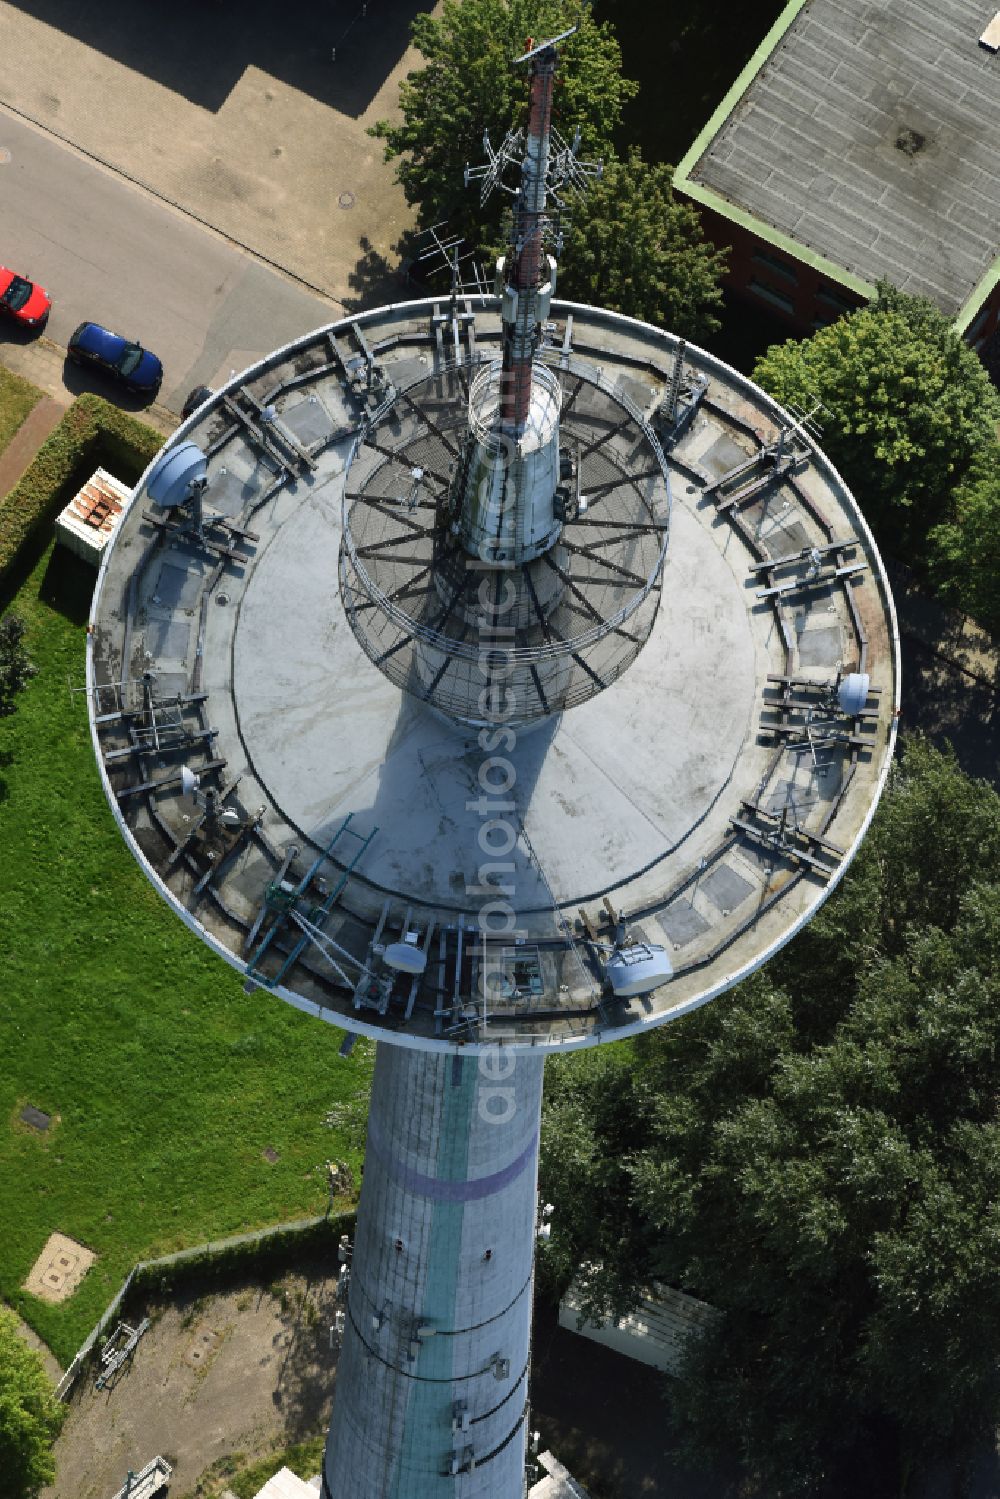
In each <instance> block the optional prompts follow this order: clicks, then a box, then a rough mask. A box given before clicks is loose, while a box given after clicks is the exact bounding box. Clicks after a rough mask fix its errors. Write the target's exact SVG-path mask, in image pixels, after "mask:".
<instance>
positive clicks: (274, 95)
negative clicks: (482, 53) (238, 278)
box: [0, 0, 462, 302]
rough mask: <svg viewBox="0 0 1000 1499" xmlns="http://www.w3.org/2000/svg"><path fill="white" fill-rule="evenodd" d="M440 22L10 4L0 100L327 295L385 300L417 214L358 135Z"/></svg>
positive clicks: (251, 5) (0, 34) (348, 14)
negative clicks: (416, 27)
mask: <svg viewBox="0 0 1000 1499" xmlns="http://www.w3.org/2000/svg"><path fill="white" fill-rule="evenodd" d="M430 8H431V7H430V6H429V5H426V4H421V3H420V0H371V3H370V4H368V5H364V4H363V3H361V0H358V3H354V0H350V3H343V0H342V3H336V0H335V3H334V4H332V5H329V6H317V7H309V8H305V9H300V11H299V13H297V15H296V17H295V20H294V23H292V22H290V19H289V17H288V16H287V15H286V14H285V12H284V11H282V9H281V7H280V6H279V7H275V6H273V5H270V4H265V3H263V0H247V3H245V4H243V5H241V6H240V7H238V24H237V23H236V22H234V16H233V12H234V11H235V10H237V8H236V7H232V6H229V5H223V4H218V5H214V6H209V5H204V4H201V5H197V4H194V3H191V0H189V3H184V0H178V3H177V4H175V5H173V6H171V7H170V11H169V15H167V13H165V12H164V11H163V10H162V8H161V7H159V6H137V5H135V4H133V3H131V0H102V3H101V4H100V5H93V4H92V5H80V4H73V3H69V0H47V3H46V4H44V5H39V4H35V5H31V6H30V7H28V6H24V5H19V4H12V3H8V0H0V102H2V103H3V104H5V105H7V106H8V108H9V109H11V110H12V111H14V112H15V113H16V114H18V115H20V116H21V117H22V118H24V119H26V120H29V121H31V122H33V123H35V124H36V125H39V126H41V127H42V128H44V129H45V130H46V131H48V132H50V133H51V134H53V135H55V136H56V137H58V138H59V139H60V140H62V141H63V142H65V143H66V144H67V145H68V146H70V147H72V148H73V149H74V150H78V151H80V152H82V153H83V154H85V155H86V156H88V157H89V158H91V159H92V160H95V161H97V162H100V163H103V164H104V165H105V166H107V167H110V168H111V169H113V170H114V171H115V172H116V173H118V174H120V175H121V176H123V177H125V178H127V179H129V180H130V181H132V182H135V183H137V184H139V185H141V186H142V187H144V188H145V189H147V190H148V191H149V192H151V193H153V194H155V195H156V196H157V197H158V198H160V199H161V200H163V201H165V202H167V203H170V204H172V205H174V206H175V207H177V208H180V209H181V210H182V211H183V212H185V213H186V214H188V215H190V216H191V217H192V218H194V219H196V220H198V221H200V222H201V223H204V224H207V225H210V226H211V227H212V228H214V229H216V230H217V231H219V232H220V233H221V234H222V235H224V236H225V237H226V238H227V239H228V240H230V241H231V242H232V243H233V244H235V245H238V246H241V247H244V248H246V249H249V250H251V251H252V252H253V253H254V254H255V255H257V256H259V257H261V258H262V259H264V260H266V261H268V262H269V263H271V264H272V265H275V266H277V267H279V268H280V269H282V270H284V271H286V272H287V273H288V274H290V275H291V276H294V277H295V278H296V279H298V280H299V281H301V282H304V283H305V284H307V285H308V286H310V287H312V288H314V289H316V290H319V291H321V292H323V293H324V294H326V295H327V296H330V297H334V298H336V299H337V300H338V301H341V302H343V301H345V300H347V299H355V298H358V297H359V296H360V297H365V296H366V294H367V293H368V291H369V290H371V294H372V295H373V296H375V297H376V298H378V290H377V283H378V281H379V279H380V277H381V276H382V275H383V274H384V273H385V272H387V271H388V270H389V269H390V264H391V263H392V262H393V260H394V257H393V255H392V246H393V244H394V243H395V242H396V240H397V239H398V237H399V235H400V233H401V232H402V231H403V230H404V229H405V228H406V227H407V226H408V225H409V224H410V222H411V220H412V215H411V213H410V211H409V209H408V208H407V206H406V203H405V200H404V198H403V195H402V192H401V190H400V189H399V187H397V186H396V184H395V183H394V181H393V175H394V173H393V168H392V166H391V165H388V164H386V163H385V162H384V160H383V149H382V145H381V143H380V142H379V141H375V140H372V139H371V138H370V137H369V136H368V135H367V133H366V132H367V127H368V126H369V125H370V124H372V123H373V122H374V121H375V120H377V119H380V118H383V117H395V116H398V109H397V97H398V85H399V81H400V78H401V77H402V76H404V75H405V73H406V72H408V71H409V70H410V69H412V68H413V67H415V66H416V65H418V63H419V58H418V57H417V55H416V54H415V53H413V52H412V50H407V49H408V39H409V25H410V21H411V20H412V18H413V16H414V15H415V14H416V13H418V12H419V11H420V10H426V9H430ZM363 12H364V13H363ZM40 14H43V15H44V16H45V17H46V19H45V20H42V19H40V18H39V17H40ZM334 57H335V60H334ZM2 146H3V119H2V116H0V148H2ZM0 160H2V151H0ZM15 169H16V163H10V162H8V163H7V164H6V165H4V166H0V207H2V194H3V172H5V171H8V170H15ZM461 190H462V184H461V183H460V182H457V183H456V184H455V192H456V197H457V196H458V195H459V193H460V192H461ZM370 283H375V285H374V286H371V285H370Z"/></svg>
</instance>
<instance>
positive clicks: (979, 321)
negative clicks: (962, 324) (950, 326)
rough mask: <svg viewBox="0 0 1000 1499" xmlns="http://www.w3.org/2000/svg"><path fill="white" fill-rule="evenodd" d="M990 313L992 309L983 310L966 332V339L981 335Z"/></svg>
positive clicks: (985, 308)
mask: <svg viewBox="0 0 1000 1499" xmlns="http://www.w3.org/2000/svg"><path fill="white" fill-rule="evenodd" d="M992 311H993V309H992V308H991V307H984V308H983V310H982V312H981V313H980V314H979V316H978V317H977V318H976V321H975V322H974V323H973V325H972V327H971V328H969V329H968V331H967V332H966V335H965V336H966V338H968V339H973V338H977V337H978V336H979V334H980V333H982V331H983V329H984V328H985V327H986V324H987V322H988V321H989V318H990V315H991V313H992Z"/></svg>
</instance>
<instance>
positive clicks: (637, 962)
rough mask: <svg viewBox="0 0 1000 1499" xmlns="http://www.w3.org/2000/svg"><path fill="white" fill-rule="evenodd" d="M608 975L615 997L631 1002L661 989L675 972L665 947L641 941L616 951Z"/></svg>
mask: <svg viewBox="0 0 1000 1499" xmlns="http://www.w3.org/2000/svg"><path fill="white" fill-rule="evenodd" d="M605 972H606V973H607V976H608V982H609V983H610V985H611V988H612V991H613V992H614V994H615V995H616V996H617V997H618V998H619V999H631V998H633V997H635V996H636V995H639V994H650V993H651V992H652V991H653V990H654V989H658V988H659V987H660V985H661V984H665V983H666V982H667V980H668V979H669V978H672V977H673V972H674V970H673V966H672V964H671V962H670V959H669V958H668V957H667V953H666V949H665V948H662V947H653V946H652V945H651V944H650V943H648V942H638V943H636V944H634V945H633V946H632V947H619V948H616V949H615V951H614V953H613V954H612V956H611V958H610V959H609V960H608V965H607V968H606V969H605Z"/></svg>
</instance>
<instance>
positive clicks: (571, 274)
mask: <svg viewBox="0 0 1000 1499" xmlns="http://www.w3.org/2000/svg"><path fill="white" fill-rule="evenodd" d="M725 263H726V257H725V254H723V253H721V252H720V251H718V250H716V249H715V248H714V246H712V245H711V244H709V243H708V241H707V240H706V239H705V236H704V234H703V233H702V228H701V220H700V218H699V217H698V213H697V210H696V209H695V208H694V206H693V205H692V204H690V203H685V202H682V201H680V200H679V199H677V198H675V197H674V193H673V169H672V168H671V167H668V166H662V165H651V164H649V163H647V162H645V161H643V159H642V156H641V155H640V153H639V152H638V151H637V150H633V151H631V152H630V153H629V156H628V159H627V160H625V161H616V160H614V159H611V160H610V161H609V162H608V163H607V164H606V166H605V170H604V173H603V175H602V177H601V178H600V180H599V181H597V182H594V183H592V184H591V187H590V191H589V193H588V195H587V200H586V202H585V203H584V204H582V205H581V206H580V207H579V208H577V209H574V212H573V216H572V219H571V222H570V230H569V234H568V235H567V238H566V248H565V253H564V256H563V260H562V263H561V265H560V274H559V286H558V290H559V295H560V296H564V297H568V298H569V299H570V300H571V301H576V302H592V303H595V304H596V305H597V306H599V307H609V308H610V309H611V310H612V311H613V312H622V313H625V314H626V316H628V317H635V318H642V319H643V320H644V321H645V322H650V323H656V324H660V325H662V326H663V327H666V328H668V329H670V330H671V331H672V332H674V333H678V334H680V335H682V336H683V337H685V338H692V339H693V338H701V337H703V336H704V335H706V334H708V333H713V332H714V331H715V330H716V328H718V326H719V320H718V318H717V317H716V316H715V309H716V308H718V307H719V306H720V305H721V303H722V289H721V287H720V284H719V283H720V279H721V277H722V274H723V272H724V271H725Z"/></svg>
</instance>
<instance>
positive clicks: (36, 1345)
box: [0, 1301, 63, 1384]
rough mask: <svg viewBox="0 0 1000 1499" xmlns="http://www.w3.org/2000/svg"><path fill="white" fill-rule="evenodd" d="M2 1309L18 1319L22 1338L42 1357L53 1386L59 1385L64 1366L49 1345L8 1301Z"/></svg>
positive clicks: (0, 1302) (2, 1303)
mask: <svg viewBox="0 0 1000 1499" xmlns="http://www.w3.org/2000/svg"><path fill="white" fill-rule="evenodd" d="M0 1307H3V1310H4V1311H5V1312H12V1313H13V1315H14V1316H15V1317H16V1318H17V1330H18V1332H19V1333H20V1334H21V1337H22V1338H23V1339H24V1341H25V1342H26V1343H27V1345H28V1347H29V1348H33V1349H34V1350H35V1352H36V1353H37V1354H40V1355H41V1360H42V1363H43V1365H44V1366H45V1372H46V1374H47V1375H48V1376H49V1378H50V1379H51V1381H52V1383H53V1384H58V1383H59V1381H60V1379H62V1376H63V1371H62V1365H61V1364H60V1363H59V1360H58V1359H57V1358H56V1356H55V1354H54V1353H53V1352H52V1349H51V1348H50V1347H49V1345H48V1343H43V1342H42V1340H41V1338H40V1337H39V1336H38V1334H37V1332H35V1330H34V1328H32V1327H29V1326H28V1324H27V1322H25V1320H24V1318H23V1317H22V1316H21V1314H20V1312H18V1311H16V1310H15V1308H14V1307H12V1306H8V1305H7V1303H6V1301H0Z"/></svg>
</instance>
